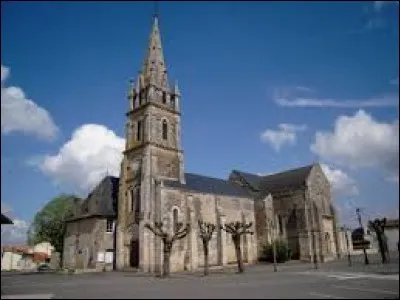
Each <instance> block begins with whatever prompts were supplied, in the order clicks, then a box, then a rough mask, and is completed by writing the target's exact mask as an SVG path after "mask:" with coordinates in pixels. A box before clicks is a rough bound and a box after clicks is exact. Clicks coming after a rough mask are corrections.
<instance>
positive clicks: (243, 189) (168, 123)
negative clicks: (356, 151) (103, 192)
mask: <svg viewBox="0 0 400 300" xmlns="http://www.w3.org/2000/svg"><path fill="white" fill-rule="evenodd" d="M128 100H129V109H128V112H127V114H126V117H127V121H126V146H125V151H124V153H123V154H124V155H123V160H122V162H121V172H120V177H119V179H116V180H118V201H117V204H116V207H115V214H116V230H115V232H114V233H113V234H114V236H115V248H113V249H115V256H114V257H115V265H114V267H115V268H116V269H125V268H139V269H141V270H142V271H144V272H152V273H157V272H160V270H161V268H162V267H161V266H162V263H163V262H162V259H163V255H162V251H163V249H162V243H161V240H160V239H159V238H158V237H156V236H154V235H153V233H152V232H150V231H149V230H148V229H147V228H145V224H146V223H149V224H154V222H160V221H161V222H163V224H164V226H165V228H166V229H168V230H169V231H172V228H173V226H174V224H175V223H177V222H183V223H189V224H191V231H190V233H189V234H188V235H187V236H186V237H185V238H183V239H182V240H179V241H177V242H175V244H174V246H173V249H172V254H171V270H172V271H181V270H189V271H190V270H191V271H193V270H196V269H197V268H199V267H201V266H202V265H203V253H202V251H203V250H202V244H201V239H200V238H199V232H198V225H197V221H198V220H199V219H203V220H205V221H207V222H211V223H214V224H215V225H217V226H218V227H219V226H220V225H223V224H225V223H227V222H235V221H242V222H247V223H249V222H252V223H253V227H252V230H253V231H254V235H247V236H244V237H243V238H242V241H241V246H242V247H241V249H242V254H243V258H244V261H245V262H248V263H254V262H256V261H257V259H258V256H259V253H260V251H261V249H262V246H263V245H264V244H265V242H271V241H273V240H276V239H283V240H284V241H286V242H287V243H288V245H289V246H290V248H291V249H292V252H293V253H294V258H295V259H300V260H305V261H310V260H311V259H313V258H314V253H315V257H316V259H318V260H319V261H326V260H331V259H334V258H335V257H337V256H338V255H339V254H340V251H339V250H340V247H338V243H339V239H338V237H337V234H336V232H337V225H336V223H337V220H336V215H335V209H334V206H333V203H332V199H331V192H330V186H329V182H328V180H327V178H326V176H325V175H324V173H323V171H322V169H321V166H320V165H319V164H318V163H316V164H312V165H309V166H305V167H301V168H297V169H293V170H288V171H284V172H281V173H277V174H272V175H268V176H258V175H255V174H249V173H246V172H242V171H238V170H233V171H232V172H231V174H230V176H229V178H228V179H227V180H224V179H217V178H211V177H207V176H202V175H197V174H192V173H185V171H184V152H183V149H182V143H181V111H180V104H181V103H180V102H181V94H180V90H179V87H178V84H177V83H176V82H175V83H174V84H172V85H170V84H169V80H168V73H167V68H166V63H165V60H164V55H163V49H162V45H161V35H160V30H159V25H158V18H157V16H155V17H154V19H153V26H152V30H151V35H150V39H149V45H148V50H147V55H146V58H145V60H144V64H143V68H142V70H141V72H140V73H139V75H138V77H137V79H136V81H134V82H131V85H130V88H129V93H128ZM107 201H112V200H111V199H109V200H107ZM81 219H82V218H81ZM100 219H101V218H100ZM100 219H99V220H98V221H92V222H95V223H96V224H100V223H99V222H100ZM104 219H105V218H104V217H103V218H102V220H104ZM81 222H89V221H88V220H86V221H81ZM73 226H75V227H73ZM77 226H78V225H70V227H69V228H71V229H70V230H69V231H68V232H69V234H67V236H68V238H66V247H68V245H72V244H73V241H74V239H75V238H76V234H77V232H80V230H81V229H79V230H78V229H77ZM79 226H81V225H79ZM97 226H100V225H97ZM102 226H103V225H102ZM88 227H92V228H94V227H95V225H88ZM103 227H104V226H103ZM93 232H94V231H93V230H92V231H91V233H89V234H88V236H87V237H86V238H85V240H93V237H90V235H91V234H93ZM101 239H102V238H100V240H101ZM96 240H99V239H98V238H96ZM71 247H72V246H71ZM107 247H108V246H107ZM103 248H105V247H103ZM71 249H72V248H71ZM102 250H104V249H102ZM65 255H68V254H67V253H66V254H65ZM209 257H210V265H219V266H224V265H227V264H230V263H234V262H235V260H236V258H235V250H234V247H233V242H232V240H231V237H230V236H229V235H228V234H227V233H226V232H225V231H221V230H217V231H216V233H214V235H213V237H212V240H211V242H210V254H209ZM71 261H72V259H71Z"/></svg>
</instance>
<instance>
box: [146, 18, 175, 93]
mask: <svg viewBox="0 0 400 300" xmlns="http://www.w3.org/2000/svg"><path fill="white" fill-rule="evenodd" d="M142 72H143V77H144V81H145V84H146V85H147V84H149V83H152V84H154V85H156V86H158V87H160V88H163V89H169V86H168V78H167V70H166V66H165V61H164V54H163V50H162V45H161V35H160V29H159V27H158V13H157V11H155V12H154V16H153V28H152V30H151V34H150V39H149V46H148V49H147V55H146V58H145V60H144V64H143V70H142Z"/></svg>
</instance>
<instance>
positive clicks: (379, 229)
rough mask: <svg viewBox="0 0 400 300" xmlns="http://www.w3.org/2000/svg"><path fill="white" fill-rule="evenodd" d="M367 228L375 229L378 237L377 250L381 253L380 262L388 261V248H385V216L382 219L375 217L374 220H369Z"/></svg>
mask: <svg viewBox="0 0 400 300" xmlns="http://www.w3.org/2000/svg"><path fill="white" fill-rule="evenodd" d="M368 225H369V228H370V229H372V230H373V231H375V233H376V238H377V239H378V246H379V252H380V254H381V258H382V263H383V264H384V263H387V262H388V254H389V252H388V250H387V248H388V247H387V239H386V235H385V227H386V218H383V219H382V220H379V219H375V220H374V221H369V224H368Z"/></svg>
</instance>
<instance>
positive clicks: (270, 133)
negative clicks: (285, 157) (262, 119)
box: [260, 124, 307, 151]
mask: <svg viewBox="0 0 400 300" xmlns="http://www.w3.org/2000/svg"><path fill="white" fill-rule="evenodd" d="M306 128H307V127H306V125H294V124H279V125H278V129H277V130H273V129H266V130H265V131H264V132H262V133H261V135H260V139H261V141H262V142H266V143H268V144H270V145H271V147H272V148H273V149H274V150H275V151H279V150H280V149H281V147H282V146H283V145H285V144H287V145H294V144H295V143H296V135H297V132H299V131H304V130H306Z"/></svg>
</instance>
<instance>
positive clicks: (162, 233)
mask: <svg viewBox="0 0 400 300" xmlns="http://www.w3.org/2000/svg"><path fill="white" fill-rule="evenodd" d="M145 227H146V228H147V229H149V230H150V231H151V232H153V233H154V234H155V235H156V236H159V237H160V238H161V240H162V242H163V253H164V262H163V271H162V276H163V277H166V276H169V273H170V257H171V250H172V246H173V244H174V242H175V241H176V240H180V239H183V238H184V237H185V236H186V235H187V234H188V233H189V231H190V224H189V223H188V224H186V226H185V227H183V223H177V224H176V227H175V228H174V232H173V234H172V235H171V234H170V233H168V231H167V230H164V229H163V223H162V222H154V227H153V226H151V225H150V224H148V223H147V224H146V225H145Z"/></svg>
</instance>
